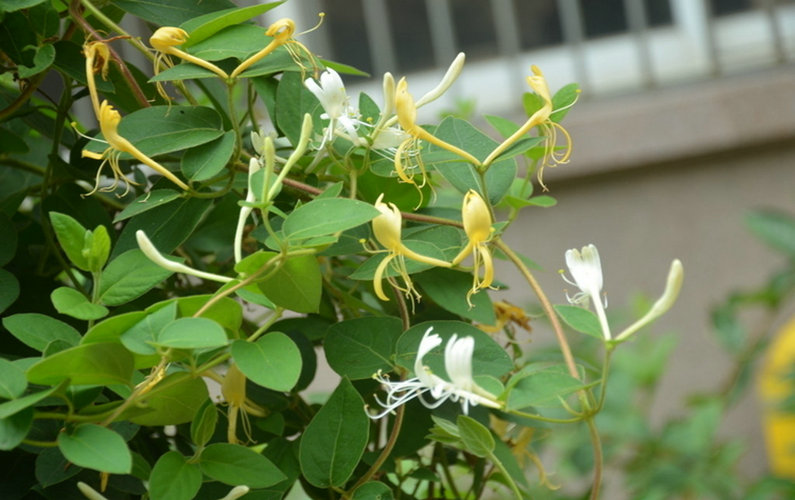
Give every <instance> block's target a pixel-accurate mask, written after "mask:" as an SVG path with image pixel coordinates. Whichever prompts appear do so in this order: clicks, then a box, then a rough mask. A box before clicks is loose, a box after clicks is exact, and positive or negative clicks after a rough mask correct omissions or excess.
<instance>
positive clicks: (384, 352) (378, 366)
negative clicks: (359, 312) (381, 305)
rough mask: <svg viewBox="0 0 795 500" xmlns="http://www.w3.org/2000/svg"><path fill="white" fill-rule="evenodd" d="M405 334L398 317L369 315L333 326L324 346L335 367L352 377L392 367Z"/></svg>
mask: <svg viewBox="0 0 795 500" xmlns="http://www.w3.org/2000/svg"><path fill="white" fill-rule="evenodd" d="M401 333H403V324H402V322H401V321H400V319H398V318H391V317H376V316H374V317H365V318H355V319H350V320H347V321H341V322H339V323H335V324H333V325H331V327H329V329H328V333H327V334H326V340H325V342H324V344H323V345H324V349H325V352H326V359H327V360H328V363H329V365H330V366H331V368H332V369H333V370H334V371H335V372H337V373H339V374H340V375H342V376H345V377H348V378H350V379H351V380H357V379H367V378H370V377H372V376H373V374H374V373H377V372H378V371H379V370H383V371H385V372H386V371H391V370H392V361H391V360H392V356H393V355H394V352H395V344H396V343H397V339H398V337H400V334H401Z"/></svg>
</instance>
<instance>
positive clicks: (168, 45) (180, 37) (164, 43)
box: [149, 26, 229, 94]
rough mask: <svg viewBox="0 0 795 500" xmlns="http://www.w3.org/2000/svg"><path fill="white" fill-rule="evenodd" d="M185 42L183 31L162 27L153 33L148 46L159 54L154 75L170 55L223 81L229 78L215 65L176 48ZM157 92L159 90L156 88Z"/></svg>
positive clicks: (185, 34)
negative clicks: (205, 70)
mask: <svg viewBox="0 0 795 500" xmlns="http://www.w3.org/2000/svg"><path fill="white" fill-rule="evenodd" d="M186 41H188V33H187V32H186V31H185V30H183V29H180V28H174V27H172V26H163V27H162V28H158V29H157V31H155V32H154V33H153V34H152V36H151V37H149V45H151V46H152V48H153V49H155V50H156V51H158V52H159V54H158V55H157V57H156V58H155V74H157V73H158V70H159V67H160V62H162V61H166V57H165V56H166V55H172V56H175V57H179V58H180V59H183V60H185V61H187V62H189V63H193V64H195V65H197V66H201V67H202V68H205V69H209V70H210V71H212V72H213V73H215V74H216V75H218V76H220V77H221V78H223V79H224V80H227V79H228V78H229V75H227V74H226V71H224V70H222V69H221V68H219V67H218V66H216V65H215V64H213V63H211V62H209V61H205V60H204V59H201V58H199V57H196V56H194V55H191V54H188V53H187V52H185V51H184V50H181V49H178V48H177V45H182V44H183V43H185V42H186ZM158 90H161V88H158ZM161 94H162V92H161Z"/></svg>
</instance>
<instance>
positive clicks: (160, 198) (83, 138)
mask: <svg viewBox="0 0 795 500" xmlns="http://www.w3.org/2000/svg"><path fill="white" fill-rule="evenodd" d="M7 4H8V3H7V2H6V3H5V4H3V3H0V13H2V14H3V15H4V17H3V19H2V21H0V22H2V23H3V26H4V28H6V29H7V31H8V30H10V31H8V32H9V33H15V34H16V36H19V37H20V40H22V41H24V42H26V44H27V45H25V44H21V45H19V46H22V47H29V48H23V49H15V48H14V47H12V46H8V47H6V46H1V45H0V48H2V49H3V50H4V51H5V56H6V58H5V59H4V60H5V61H7V62H8V65H6V66H7V67H11V65H12V66H13V67H14V78H16V79H17V80H19V81H20V82H22V83H21V84H20V85H18V86H16V87H12V86H11V83H12V82H11V79H10V78H6V79H5V80H4V81H3V84H4V94H3V98H4V99H5V100H4V101H3V106H4V107H3V109H2V111H0V120H2V122H1V123H0V133H1V134H2V141H1V142H0V169H2V172H3V174H4V175H5V176H6V177H5V179H7V180H8V181H7V182H5V181H4V185H7V186H8V189H7V190H4V191H3V193H2V200H0V201H2V204H0V206H2V209H3V210H2V211H1V212H0V226H1V227H2V228H3V230H4V232H5V233H6V234H7V235H9V236H7V237H6V238H4V241H3V242H2V244H0V249H2V250H1V251H0V264H2V265H5V266H7V267H6V269H0V278H2V280H3V282H2V283H3V285H2V287H0V309H1V310H3V311H4V317H3V320H2V325H3V328H4V329H5V331H6V334H7V335H6V342H5V344H4V347H3V357H2V359H0V380H2V384H0V398H1V399H2V401H0V449H2V450H3V452H4V453H5V454H6V458H7V459H8V460H13V461H15V462H16V463H17V464H19V465H18V469H24V470H23V471H21V472H20V473H19V475H18V476H19V477H18V480H17V482H16V483H15V486H14V487H15V488H17V490H15V492H14V493H13V495H17V494H18V495H17V496H14V497H15V498H16V497H21V496H25V495H27V494H31V495H32V494H40V495H42V496H44V497H46V498H55V497H58V498H62V497H63V495H66V497H72V496H74V495H76V494H78V492H80V493H81V494H83V495H84V496H85V497H87V498H133V497H144V498H152V499H190V498H194V497H195V498H229V499H232V498H249V497H250V498H283V497H285V496H287V495H288V494H289V495H291V496H290V498H301V497H302V495H303V496H304V497H309V498H318V499H320V498H323V499H329V498H332V499H336V498H344V499H364V498H416V499H431V498H467V499H470V498H486V497H492V498H517V499H521V498H529V496H530V492H531V491H534V489H536V488H538V487H541V488H546V487H547V485H548V484H549V483H548V482H547V481H546V480H544V477H545V472H544V471H545V468H551V469H554V468H555V464H554V463H549V464H543V463H542V462H541V461H539V460H533V461H530V462H526V461H525V458H526V457H527V456H530V457H535V456H536V455H535V453H534V452H533V449H534V447H535V446H540V444H539V443H538V442H537V440H536V437H537V436H540V434H541V433H534V430H537V429H540V428H544V429H546V431H545V432H552V433H554V432H556V429H559V428H563V427H567V426H580V427H583V428H587V429H589V430H590V432H589V436H590V438H589V440H588V441H587V442H588V443H589V446H590V447H591V453H592V456H593V467H592V469H593V470H592V471H591V472H589V473H588V478H589V481H590V484H591V487H590V496H591V498H597V497H598V496H599V495H600V492H601V487H600V484H601V478H602V471H603V467H602V464H603V454H602V445H601V440H600V433H599V429H598V427H597V425H596V416H597V415H598V414H599V413H600V411H601V409H602V407H603V403H604V401H605V397H606V394H607V393H609V377H608V374H609V373H610V370H609V368H610V362H611V353H613V352H614V351H615V350H618V349H621V348H623V347H622V343H623V342H625V341H626V340H629V339H630V338H631V337H634V336H640V335H643V333H642V332H639V331H640V330H641V329H642V328H643V327H645V326H646V325H647V324H649V323H650V322H651V321H653V320H654V319H656V318H657V317H659V316H660V315H661V314H663V313H664V312H666V311H667V310H668V309H670V308H671V307H672V305H673V304H674V301H675V299H676V296H677V294H678V291H679V288H680V286H681V282H682V274H683V271H682V265H681V263H680V262H679V261H678V260H677V261H674V263H673V264H672V266H671V269H670V271H669V275H668V279H667V284H666V288H665V292H664V293H663V295H662V297H661V298H660V299H659V300H658V301H657V302H656V303H654V304H653V305H652V307H651V309H650V310H649V311H648V312H646V313H643V314H640V315H639V318H638V319H637V320H636V321H635V322H633V323H631V324H630V326H629V327H627V328H625V329H624V330H623V331H622V332H621V333H619V334H618V335H615V336H613V335H612V334H611V325H610V318H609V317H608V316H607V314H606V311H605V309H604V306H605V302H604V296H603V291H602V285H603V279H602V269H601V266H600V260H599V254H598V252H597V250H596V247H594V246H593V245H588V246H586V247H584V248H583V249H582V250H581V251H578V250H568V251H567V252H565V257H564V251H565V249H563V248H562V249H561V252H560V262H551V263H549V265H550V266H552V267H553V268H556V267H559V266H560V263H562V262H563V260H564V259H565V262H566V264H567V265H568V267H569V271H570V275H571V279H570V280H569V282H570V284H571V285H572V286H575V287H576V288H577V289H578V290H579V291H578V292H576V294H575V295H573V296H571V297H570V299H569V300H570V301H571V304H568V305H566V304H559V305H556V306H553V304H552V301H551V300H550V297H551V298H555V299H560V298H562V297H564V296H565V295H564V294H565V291H564V288H565V285H564V284H562V283H561V286H560V287H559V288H557V289H555V290H552V291H544V290H542V289H541V288H540V286H539V285H538V282H537V281H536V279H535V277H534V276H533V272H532V271H531V269H530V268H529V267H528V265H527V264H526V262H527V259H525V258H524V256H522V255H520V254H519V253H518V252H517V251H516V250H515V249H513V248H511V247H510V246H509V245H508V244H507V243H506V242H505V240H504V239H503V235H504V234H505V233H506V232H509V231H511V230H512V226H513V223H514V222H515V221H516V219H517V217H518V216H519V213H520V212H521V211H522V210H523V209H527V210H534V211H535V212H536V213H534V216H541V215H542V214H541V209H540V208H538V205H549V199H550V198H549V197H548V196H546V195H545V196H544V198H543V200H544V202H543V203H541V202H540V201H539V200H540V198H537V197H535V196H534V194H533V182H534V181H533V179H534V175H536V173H537V175H538V183H539V185H540V186H542V187H544V188H545V186H544V185H543V183H541V179H542V178H541V175H540V173H541V169H542V168H543V167H544V165H547V166H553V165H555V164H562V163H565V162H566V161H568V159H569V154H570V151H571V147H572V140H571V138H570V137H569V134H568V132H566V130H565V128H563V125H561V124H560V123H559V120H560V118H562V116H563V115H564V114H565V111H566V110H568V109H569V108H570V107H571V106H573V105H574V103H575V102H576V100H577V96H578V93H579V89H578V87H577V85H576V84H571V85H567V86H565V87H563V88H561V89H560V90H558V91H557V92H556V93H554V94H553V93H552V92H551V91H550V88H549V86H548V84H547V81H546V80H545V78H544V76H543V74H542V73H541V71H540V70H539V69H538V68H536V67H532V68H528V72H529V76H528V82H529V85H530V89H531V90H532V92H531V93H528V94H527V95H526V96H525V101H526V103H529V104H528V106H527V113H528V116H529V118H528V119H527V121H525V122H524V123H523V124H517V123H513V122H511V121H509V120H506V119H497V118H494V117H490V118H489V121H490V123H491V124H492V125H493V130H492V129H489V130H485V131H484V130H480V129H479V128H478V127H476V126H475V125H473V124H472V123H470V122H469V121H467V120H464V119H462V118H459V117H455V116H448V117H446V118H444V119H442V120H441V121H439V122H438V123H436V122H433V121H429V122H425V121H424V119H423V118H421V117H420V113H418V108H421V107H422V106H424V105H426V104H428V103H430V102H433V101H434V100H436V99H438V98H439V97H440V96H442V95H443V94H444V93H445V92H447V91H448V90H449V89H450V88H451V87H452V86H453V85H455V82H456V79H457V77H458V76H459V75H460V74H461V72H462V71H463V70H465V55H464V54H459V55H458V56H457V57H456V58H455V59H454V60H453V61H452V62H451V64H450V66H449V68H448V69H447V70H446V71H445V72H444V74H441V73H442V71H440V75H439V83H438V84H437V85H436V86H435V87H433V88H431V89H421V88H419V87H420V86H419V85H418V84H413V85H414V87H413V88H414V91H415V92H417V95H420V92H422V91H423V90H425V91H424V93H422V97H420V98H419V99H417V100H414V98H413V97H412V95H411V94H410V93H409V91H408V81H409V80H411V77H410V76H408V77H401V78H399V79H396V78H395V77H394V76H393V75H392V74H391V73H387V74H385V75H371V76H373V77H377V78H379V79H380V80H381V81H382V82H383V84H382V89H383V92H382V95H380V96H372V97H371V96H368V95H366V94H363V93H362V94H356V93H354V92H351V91H350V87H349V88H348V89H346V86H345V82H346V79H349V78H351V76H352V75H358V76H363V73H362V72H361V71H359V70H357V69H355V68H353V67H350V66H347V65H345V64H344V61H342V62H334V61H328V60H324V59H322V58H320V57H319V56H317V55H315V54H314V52H312V47H310V46H308V44H307V45H305V44H304V43H303V42H301V41H299V40H298V39H299V38H300V33H296V24H295V22H294V21H293V20H292V19H289V18H284V17H282V18H281V19H279V20H278V21H275V22H273V23H272V24H270V25H269V26H267V27H265V26H259V25H257V24H256V23H255V22H254V19H256V18H258V17H259V16H260V15H262V14H264V13H266V12H268V11H271V10H273V12H271V13H270V14H272V15H274V17H278V16H279V14H280V12H279V5H280V4H281V2H275V3H269V4H262V5H254V6H249V7H236V6H234V5H232V4H230V3H228V2H227V1H226V0H213V1H204V2H199V1H190V0H179V1H177V2H162V3H151V4H149V3H147V4H144V3H141V2H119V3H118V5H104V4H100V2H96V3H95V2H92V1H90V0H74V1H72V2H71V3H70V5H69V7H68V9H66V10H64V5H63V4H62V3H60V2H54V1H53V2H50V1H43V0H42V1H30V2H24V6H21V7H13V6H12V7H9V6H8V5H7ZM59 9H60V10H59ZM328 15H329V16H331V15H333V16H344V15H345V12H329V13H328ZM125 16H127V17H132V18H138V19H141V20H143V21H146V25H147V26H150V27H151V32H146V33H138V32H136V33H130V32H127V31H126V30H125V29H124V28H122V25H121V24H119V20H120V18H121V17H125ZM321 18H322V15H321ZM41 19H44V20H47V22H46V23H45V22H38V21H37V20H39V21H40V20H41ZM23 21H24V23H23ZM20 23H22V24H20ZM135 24H136V23H130V24H124V26H128V25H135ZM138 24H140V25H141V26H143V25H144V23H138ZM22 25H24V26H27V27H29V28H32V29H33V30H34V31H33V32H32V33H23V32H21V31H19V29H21V28H17V26H22ZM319 29H323V27H322V26H320V27H319ZM4 40H5V38H3V39H0V44H2V43H5V42H4ZM141 40H148V42H149V45H146V44H144V43H143V42H141ZM28 42H29V43H28ZM125 45H126V47H125V50H138V51H140V53H141V55H142V56H143V57H145V58H148V60H150V61H151V63H152V66H149V67H141V68H138V67H135V66H134V64H133V63H132V62H130V61H126V60H124V59H123V58H121V57H119V55H118V53H120V52H123V51H119V50H118V49H120V48H121V47H122V46H125ZM29 50H33V51H34V52H35V53H34V54H30V53H28V51H29ZM12 63H13V64H12ZM49 74H53V75H57V76H59V77H60V79H59V81H60V83H61V87H60V92H61V95H60V97H55V98H53V96H52V95H51V92H53V90H52V89H51V88H50V89H48V90H46V91H42V92H44V95H45V96H46V97H47V98H43V97H41V96H39V95H38V94H36V93H35V92H34V91H35V90H36V89H37V88H39V86H40V85H41V83H42V81H43V80H44V78H45V76H46V75H49ZM144 75H150V76H144ZM5 76H9V75H8V73H6V75H5ZM52 80H54V79H52ZM166 84H167V85H166ZM518 97H519V96H517V98H518ZM75 116H82V117H86V116H88V119H86V120H85V123H79V122H78V121H75V120H74V119H73V117H75ZM95 123H96V124H98V125H95ZM78 130H79V131H80V132H79V133H78ZM558 136H560V137H562V138H563V139H564V140H563V141H561V144H558V140H557V138H558ZM100 141H103V142H100ZM105 164H109V165H110V172H108V170H107V169H104V168H103V166H104V165H105ZM571 168H576V165H572V166H571ZM120 184H123V186H120ZM10 235H13V237H12V236H10ZM531 246H532V245H531ZM495 258H500V259H505V260H507V262H508V263H509V264H510V265H511V266H513V267H514V269H515V270H516V273H518V274H519V275H521V276H522V277H523V278H524V280H525V282H526V284H527V292H528V293H529V294H533V295H534V296H535V297H536V299H537V303H538V304H540V306H541V310H542V311H543V314H544V315H545V318H544V319H542V318H537V319H536V316H533V315H531V313H529V312H528V311H527V310H526V309H525V307H524V306H523V305H514V304H510V303H508V302H506V301H504V300H503V298H502V297H500V296H499V294H500V293H501V292H502V290H504V289H505V286H504V285H503V284H502V282H501V281H500V277H499V276H498V273H497V272H496V270H495V265H494V259H495ZM605 281H608V282H609V277H608V278H607V279H606V280H605ZM520 292H521V290H520ZM525 306H526V304H525ZM590 307H593V309H594V310H595V311H596V312H595V314H594V313H592V312H591V311H590V309H589V308H590ZM531 322H532V323H533V326H532V328H533V329H535V330H538V332H537V333H533V335H539V336H540V335H544V334H545V333H542V332H543V331H544V330H545V327H544V326H543V325H544V324H548V325H549V327H548V328H546V331H547V332H548V333H549V334H550V336H551V337H552V338H554V339H556V341H557V346H558V353H557V354H556V355H554V356H547V357H546V358H545V359H544V360H543V361H541V360H538V359H537V358H534V356H533V353H532V352H531V351H530V350H528V349H526V344H525V343H522V342H521V341H520V340H518V338H517V335H518V333H519V330H520V329H521V330H527V331H529V330H530V329H531V326H530V324H531ZM564 325H567V326H564ZM581 333H584V334H587V335H586V336H584V337H583V336H582V335H581ZM588 335H590V337H589V336H588ZM592 337H593V338H592ZM572 338H577V339H580V341H582V338H585V339H587V341H589V342H591V344H590V347H591V349H592V350H593V351H600V352H603V353H604V358H603V362H602V364H601V365H600V366H597V364H593V363H582V362H581V361H580V359H579V358H578V357H575V356H574V354H573V353H572V349H571V347H570V343H571V340H570V339H572ZM594 338H595V339H594ZM319 353H321V354H322V355H319ZM320 359H325V360H326V361H327V362H328V365H329V367H330V369H331V370H332V371H333V372H334V374H335V376H333V377H332V376H330V375H328V374H327V372H325V371H323V370H321V366H320V361H319V360H320ZM539 439H540V438H539ZM533 471H536V472H538V473H539V476H538V477H540V478H541V479H539V480H535V479H533V478H534V477H536V475H535V474H534V473H531V472H533ZM581 482H582V481H581ZM4 494H5V493H4ZM9 494H11V493H9Z"/></svg>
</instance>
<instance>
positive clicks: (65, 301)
mask: <svg viewBox="0 0 795 500" xmlns="http://www.w3.org/2000/svg"><path fill="white" fill-rule="evenodd" d="M100 227H104V226H100ZM50 300H52V305H53V306H55V310H56V311H58V312H59V313H61V314H66V315H67V316H71V317H73V318H77V319H84V320H89V319H99V318H104V317H105V316H107V315H108V308H107V307H105V306H101V305H99V304H92V303H91V302H89V300H88V299H87V298H86V296H85V295H83V294H82V293H80V292H78V291H77V290H75V289H74V288H69V287H67V286H62V287H60V288H56V289H55V290H53V291H52V293H51V294H50Z"/></svg>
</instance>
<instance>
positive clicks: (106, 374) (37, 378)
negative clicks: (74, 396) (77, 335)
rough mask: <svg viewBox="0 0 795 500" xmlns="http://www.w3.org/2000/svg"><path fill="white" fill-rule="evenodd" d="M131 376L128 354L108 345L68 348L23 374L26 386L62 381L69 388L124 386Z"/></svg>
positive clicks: (129, 355) (126, 351)
mask: <svg viewBox="0 0 795 500" xmlns="http://www.w3.org/2000/svg"><path fill="white" fill-rule="evenodd" d="M132 374H133V356H132V354H131V353H130V351H128V350H127V349H125V348H124V347H122V346H121V344H117V343H111V342H98V343H95V344H83V345H79V346H76V347H71V348H69V349H66V350H63V351H61V352H58V353H56V354H53V355H51V356H49V357H47V358H44V359H42V360H41V361H39V362H38V363H36V364H34V365H33V366H31V367H30V368H28V371H27V373H26V375H27V378H28V381H29V382H31V383H34V384H42V385H51V384H57V383H59V382H61V381H63V380H65V379H69V380H70V382H71V383H72V384H73V385H113V384H128V383H130V380H131V378H132Z"/></svg>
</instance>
